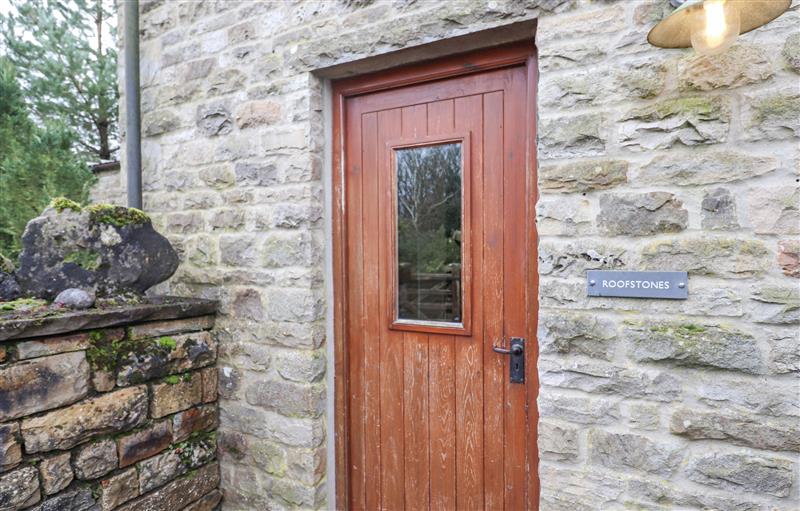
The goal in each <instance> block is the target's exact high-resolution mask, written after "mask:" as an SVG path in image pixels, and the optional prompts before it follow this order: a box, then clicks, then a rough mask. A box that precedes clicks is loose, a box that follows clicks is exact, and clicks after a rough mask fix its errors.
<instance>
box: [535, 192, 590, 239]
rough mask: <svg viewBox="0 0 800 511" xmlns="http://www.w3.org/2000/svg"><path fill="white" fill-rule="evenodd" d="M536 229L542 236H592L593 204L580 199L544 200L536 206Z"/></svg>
mask: <svg viewBox="0 0 800 511" xmlns="http://www.w3.org/2000/svg"><path fill="white" fill-rule="evenodd" d="M536 227H537V230H538V232H539V234H540V235H542V236H550V235H556V236H557V235H570V236H575V235H583V234H592V233H593V231H594V227H593V226H592V214H591V204H590V203H589V201H588V200H587V199H583V198H580V197H570V198H560V199H555V198H554V199H542V200H540V201H539V202H538V203H537V204H536Z"/></svg>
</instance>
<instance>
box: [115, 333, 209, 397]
mask: <svg viewBox="0 0 800 511" xmlns="http://www.w3.org/2000/svg"><path fill="white" fill-rule="evenodd" d="M216 358H217V341H216V339H215V338H214V336H213V335H211V333H210V332H207V331H201V332H194V333H189V334H183V335H175V336H163V337H159V338H158V339H151V340H146V341H140V342H138V343H135V344H134V347H133V348H132V350H131V352H130V353H129V354H127V355H126V356H124V357H123V358H122V362H121V363H120V367H119V372H118V375H117V385H119V386H125V385H131V384H136V383H142V382H144V381H147V380H152V379H154V378H159V377H162V376H166V375H168V374H174V373H180V372H184V371H189V370H192V369H198V368H201V367H205V366H208V365H209V364H213V363H214V361H215V360H216Z"/></svg>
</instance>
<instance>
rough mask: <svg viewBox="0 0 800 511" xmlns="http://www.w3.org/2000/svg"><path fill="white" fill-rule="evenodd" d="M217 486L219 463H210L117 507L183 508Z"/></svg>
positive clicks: (143, 510)
mask: <svg viewBox="0 0 800 511" xmlns="http://www.w3.org/2000/svg"><path fill="white" fill-rule="evenodd" d="M218 486H219V465H218V464H217V463H210V464H208V465H206V466H204V467H202V468H200V469H198V470H197V471H196V472H193V473H192V474H191V475H188V476H187V477H183V478H180V479H176V480H175V481H172V482H171V483H169V484H167V485H166V486H163V487H161V488H159V489H158V490H156V491H154V492H151V493H148V494H147V495H144V496H143V497H140V498H138V499H136V500H134V501H132V502H129V503H127V504H124V505H123V506H122V507H120V508H117V509H118V510H119V511H151V510H153V509H184V508H185V507H186V506H188V505H189V504H192V503H194V502H196V501H197V500H199V499H200V498H202V497H203V496H204V495H206V494H207V493H209V492H211V491H213V490H214V489H216V488H217V487H218Z"/></svg>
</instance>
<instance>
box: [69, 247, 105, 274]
mask: <svg viewBox="0 0 800 511" xmlns="http://www.w3.org/2000/svg"><path fill="white" fill-rule="evenodd" d="M64 262H65V263H73V264H77V265H78V266H80V267H81V268H83V269H84V270H90V271H94V270H96V269H98V268H99V267H100V254H98V253H97V252H94V251H93V250H77V251H75V252H71V253H69V254H67V255H66V256H65V257H64Z"/></svg>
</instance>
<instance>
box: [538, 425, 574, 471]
mask: <svg viewBox="0 0 800 511" xmlns="http://www.w3.org/2000/svg"><path fill="white" fill-rule="evenodd" d="M538 432H539V437H538V441H539V453H540V454H541V456H542V457H543V458H545V459H553V460H557V461H571V460H574V459H576V458H577V457H578V451H579V448H578V430H577V428H574V427H572V426H566V425H559V424H554V423H551V422H544V421H539V430H538Z"/></svg>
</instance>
